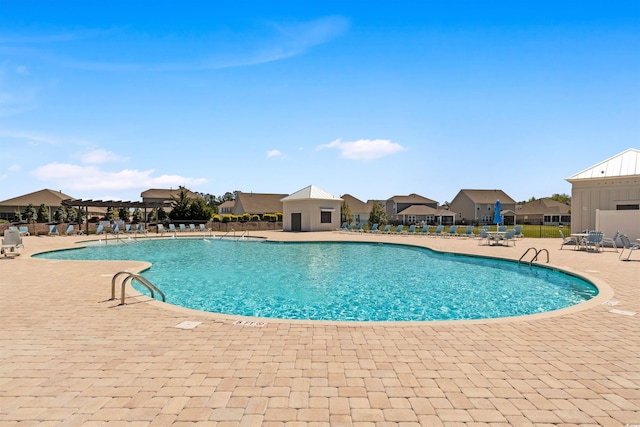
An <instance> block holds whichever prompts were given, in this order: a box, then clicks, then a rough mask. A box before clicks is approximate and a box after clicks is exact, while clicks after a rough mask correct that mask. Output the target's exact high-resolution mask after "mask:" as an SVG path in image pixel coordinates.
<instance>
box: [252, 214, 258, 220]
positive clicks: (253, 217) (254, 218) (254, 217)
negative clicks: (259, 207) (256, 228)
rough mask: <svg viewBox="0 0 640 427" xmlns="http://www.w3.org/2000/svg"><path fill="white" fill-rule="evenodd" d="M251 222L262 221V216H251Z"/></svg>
mask: <svg viewBox="0 0 640 427" xmlns="http://www.w3.org/2000/svg"><path fill="white" fill-rule="evenodd" d="M251 221H260V215H251Z"/></svg>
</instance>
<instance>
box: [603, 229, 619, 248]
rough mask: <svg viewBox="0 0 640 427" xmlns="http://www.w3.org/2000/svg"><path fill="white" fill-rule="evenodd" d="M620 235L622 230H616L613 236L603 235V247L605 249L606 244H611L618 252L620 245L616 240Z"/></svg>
mask: <svg viewBox="0 0 640 427" xmlns="http://www.w3.org/2000/svg"><path fill="white" fill-rule="evenodd" d="M618 236H620V232H619V231H616V232H615V233H614V234H613V237H603V238H602V248H603V250H604V247H605V245H607V244H609V245H611V247H612V248H613V249H615V250H616V252H618V245H617V244H616V240H618Z"/></svg>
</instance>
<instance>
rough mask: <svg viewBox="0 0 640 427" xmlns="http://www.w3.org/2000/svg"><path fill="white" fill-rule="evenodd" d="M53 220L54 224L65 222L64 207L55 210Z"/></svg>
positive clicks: (65, 212)
mask: <svg viewBox="0 0 640 427" xmlns="http://www.w3.org/2000/svg"><path fill="white" fill-rule="evenodd" d="M53 220H54V221H55V222H66V221H67V210H66V209H65V206H60V207H59V208H58V209H56V211H55V212H54V213H53Z"/></svg>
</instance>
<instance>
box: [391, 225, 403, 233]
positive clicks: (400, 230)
mask: <svg viewBox="0 0 640 427" xmlns="http://www.w3.org/2000/svg"><path fill="white" fill-rule="evenodd" d="M403 228H404V226H403V225H402V224H400V225H399V226H397V227H396V231H395V233H391V234H393V235H398V234H402V229H403Z"/></svg>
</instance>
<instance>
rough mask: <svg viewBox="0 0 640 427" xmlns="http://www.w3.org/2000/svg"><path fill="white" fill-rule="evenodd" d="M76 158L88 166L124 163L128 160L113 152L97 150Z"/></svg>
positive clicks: (86, 152)
mask: <svg viewBox="0 0 640 427" xmlns="http://www.w3.org/2000/svg"><path fill="white" fill-rule="evenodd" d="M76 157H78V158H79V159H80V161H81V162H82V163H88V164H100V163H108V162H123V161H126V160H128V159H127V158H126V157H122V156H120V155H118V154H115V153H114V152H112V151H109V150H105V149H102V148H97V149H93V150H89V151H85V152H83V153H80V154H78V155H77V156H76Z"/></svg>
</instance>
